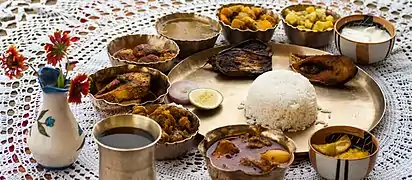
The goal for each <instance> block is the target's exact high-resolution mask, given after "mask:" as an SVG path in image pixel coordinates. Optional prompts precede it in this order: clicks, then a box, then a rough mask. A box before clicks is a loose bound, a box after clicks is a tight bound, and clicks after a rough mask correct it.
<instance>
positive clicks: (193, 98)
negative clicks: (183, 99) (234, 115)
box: [189, 88, 223, 110]
mask: <svg viewBox="0 0 412 180" xmlns="http://www.w3.org/2000/svg"><path fill="white" fill-rule="evenodd" d="M189 101H190V103H191V104H192V105H194V106H196V107H197V108H200V109H206V110H211V109H216V108H217V107H219V105H220V104H222V102H223V96H222V94H221V93H220V92H219V91H217V90H214V89H209V88H199V89H194V90H192V91H190V92H189Z"/></svg>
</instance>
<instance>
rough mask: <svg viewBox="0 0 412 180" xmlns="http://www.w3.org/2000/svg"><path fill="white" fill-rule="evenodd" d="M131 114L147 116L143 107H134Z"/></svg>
mask: <svg viewBox="0 0 412 180" xmlns="http://www.w3.org/2000/svg"><path fill="white" fill-rule="evenodd" d="M132 113H133V114H138V115H142V116H147V114H148V113H147V109H146V108H145V107H144V106H134V107H133V112H132Z"/></svg>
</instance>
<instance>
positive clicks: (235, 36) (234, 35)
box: [216, 3, 279, 44]
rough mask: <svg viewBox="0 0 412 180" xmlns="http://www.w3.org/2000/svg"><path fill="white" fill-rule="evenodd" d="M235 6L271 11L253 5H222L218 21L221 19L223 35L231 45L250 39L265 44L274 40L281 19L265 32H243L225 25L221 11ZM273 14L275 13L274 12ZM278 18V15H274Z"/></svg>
mask: <svg viewBox="0 0 412 180" xmlns="http://www.w3.org/2000/svg"><path fill="white" fill-rule="evenodd" d="M235 5H243V6H249V7H259V8H262V10H263V11H269V10H268V9H266V8H264V7H261V6H256V5H253V4H244V3H230V4H225V5H222V6H221V7H220V8H219V9H218V10H217V12H216V16H217V19H219V24H220V26H222V34H223V36H224V37H225V39H226V40H227V41H228V42H229V43H230V44H237V43H240V42H243V41H246V40H249V39H259V40H261V41H263V42H269V41H270V40H271V39H272V36H273V34H274V33H275V29H276V27H277V26H278V24H279V17H278V19H277V20H278V21H277V24H276V25H275V26H273V27H272V28H269V29H266V30H264V31H262V30H250V29H247V30H243V29H238V28H232V27H231V26H230V25H227V24H225V23H223V22H222V21H221V20H220V18H219V15H220V11H221V10H222V8H226V7H230V6H235ZM272 13H273V12H272ZM274 15H276V16H277V14H274Z"/></svg>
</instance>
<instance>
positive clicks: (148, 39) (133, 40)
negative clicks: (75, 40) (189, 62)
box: [107, 34, 180, 72]
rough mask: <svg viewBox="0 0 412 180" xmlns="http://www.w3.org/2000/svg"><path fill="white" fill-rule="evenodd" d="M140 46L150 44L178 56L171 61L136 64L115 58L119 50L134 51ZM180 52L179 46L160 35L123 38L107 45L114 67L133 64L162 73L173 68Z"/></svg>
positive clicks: (138, 35) (135, 35) (137, 35)
mask: <svg viewBox="0 0 412 180" xmlns="http://www.w3.org/2000/svg"><path fill="white" fill-rule="evenodd" d="M139 44H150V45H153V46H157V47H160V48H161V49H167V50H172V51H174V52H176V55H175V56H173V57H172V58H170V59H166V60H164V61H157V62H135V61H128V60H124V59H119V58H117V57H115V56H114V54H115V53H116V52H118V51H119V50H123V49H133V48H134V47H136V46H137V45H139ZM179 51H180V49H179V46H177V44H176V43H175V42H174V41H172V40H170V39H167V38H164V37H162V36H159V35H148V34H134V35H126V36H121V37H118V38H116V39H114V40H112V41H110V43H109V44H108V45H107V54H108V56H109V59H110V62H111V63H112V65H113V66H118V65H125V64H133V65H140V66H145V67H150V68H154V69H158V70H160V71H162V72H167V71H169V70H170V69H171V68H172V67H173V65H174V62H175V59H176V57H177V55H178V54H179Z"/></svg>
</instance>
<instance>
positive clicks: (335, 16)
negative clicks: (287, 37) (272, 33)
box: [280, 3, 341, 33]
mask: <svg viewBox="0 0 412 180" xmlns="http://www.w3.org/2000/svg"><path fill="white" fill-rule="evenodd" d="M296 6H315V7H320V8H324V9H326V10H330V11H332V9H328V7H326V8H325V7H323V6H320V5H314V4H305V3H302V4H293V5H290V6H287V7H284V8H283V9H282V10H281V11H280V19H281V20H282V22H283V24H284V25H286V26H288V27H291V28H293V29H296V30H298V31H300V32H312V33H329V32H333V31H334V29H335V25H336V23H337V22H338V20H339V19H341V16H340V15H339V14H338V13H337V12H336V11H332V12H333V13H335V15H332V16H333V18H335V19H336V20H335V22H334V24H333V28H331V29H329V30H325V31H314V30H312V29H299V28H297V27H295V26H292V25H291V24H289V23H288V22H286V20H285V17H283V11H285V10H286V9H287V8H291V7H296Z"/></svg>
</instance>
